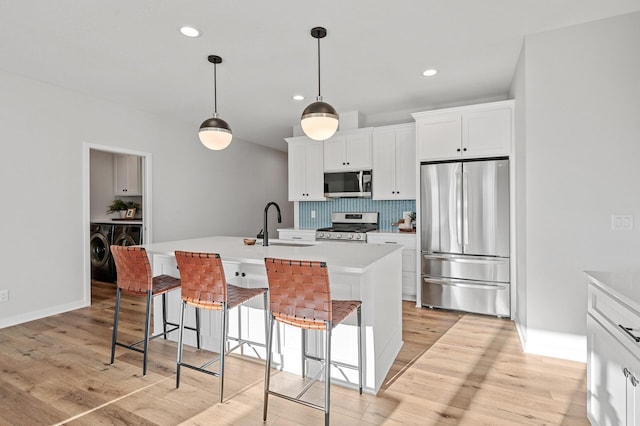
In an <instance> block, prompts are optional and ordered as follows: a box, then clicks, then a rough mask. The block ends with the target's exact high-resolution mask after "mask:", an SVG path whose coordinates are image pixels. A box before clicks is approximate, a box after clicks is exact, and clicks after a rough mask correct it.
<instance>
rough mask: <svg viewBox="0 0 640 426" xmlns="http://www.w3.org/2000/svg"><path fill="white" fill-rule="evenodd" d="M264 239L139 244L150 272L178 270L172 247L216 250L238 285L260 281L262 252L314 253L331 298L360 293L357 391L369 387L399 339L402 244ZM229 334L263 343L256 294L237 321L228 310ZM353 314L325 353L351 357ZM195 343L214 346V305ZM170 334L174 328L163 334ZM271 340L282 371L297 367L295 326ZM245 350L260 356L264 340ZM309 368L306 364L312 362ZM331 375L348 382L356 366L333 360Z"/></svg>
mask: <svg viewBox="0 0 640 426" xmlns="http://www.w3.org/2000/svg"><path fill="white" fill-rule="evenodd" d="M269 243H270V245H269V246H267V247H264V246H262V245H261V244H260V241H258V243H256V245H254V246H247V245H244V243H243V239H242V238H240V237H208V238H198V239H190V240H180V241H169V242H163V243H154V244H145V245H143V247H145V248H146V249H147V252H148V253H149V257H150V258H151V259H150V260H151V262H152V265H153V274H154V275H160V274H166V275H171V276H175V277H179V276H180V275H179V271H178V269H177V265H176V261H175V257H174V252H175V251H177V250H180V251H193V252H207V253H218V254H220V257H221V258H222V261H223V265H224V268H225V275H226V277H227V281H228V282H229V283H231V284H234V285H238V286H246V287H268V282H267V274H266V270H265V267H264V258H265V257H275V258H284V259H298V260H319V261H324V262H326V263H327V267H328V270H329V280H330V283H331V297H332V298H333V299H351V300H354V299H355V300H361V301H362V333H363V358H364V360H363V361H364V362H363V373H364V374H363V375H364V384H363V385H364V391H365V392H368V393H374V394H375V393H377V392H378V390H379V389H380V386H381V385H382V382H383V380H384V378H385V377H386V375H387V373H388V371H389V369H390V368H391V365H392V364H393V361H394V360H395V358H396V356H397V355H398V352H399V351H400V348H401V346H402V302H401V295H402V247H398V246H395V245H378V244H358V243H343V242H337V243H334V242H318V243H316V242H305V243H304V244H299V243H293V242H291V241H284V240H271V241H270V242H269ZM179 305H180V295H179V294H178V292H177V291H176V292H171V294H169V297H168V318H169V320H176V321H177V319H178V316H179ZM161 319H162V311H161V303H155V304H154V329H155V330H158V329H160V328H161V327H162V320H161ZM185 321H186V323H187V324H190V325H193V324H194V321H195V313H194V310H193V309H188V310H187V314H186V315H185ZM229 324H230V334H231V335H237V332H238V329H241V330H242V336H243V338H249V339H251V340H254V341H258V342H261V343H264V341H265V328H264V311H263V308H262V298H256V300H254V301H252V302H251V304H250V305H249V307H248V308H242V311H241V313H240V321H239V322H238V318H237V316H236V315H235V314H234V313H232V314H231V315H230V317H229ZM355 324H356V323H355V318H348V319H347V320H346V321H345V322H343V323H342V324H341V325H340V326H338V327H336V328H335V329H334V331H333V339H332V348H331V349H332V359H333V360H336V361H341V362H345V363H349V364H354V365H355V364H356V363H357V353H358V351H357V344H356V342H357V340H356V338H357V327H356V326H355ZM201 329H202V330H201V332H202V335H203V337H202V340H201V344H202V347H203V348H204V349H209V350H212V351H214V352H218V351H219V343H218V342H219V338H218V336H219V334H218V333H219V329H220V322H219V313H217V312H205V311H204V310H203V311H202V317H201ZM315 333H316V335H315V338H313V337H312V336H311V334H310V339H309V349H310V352H314V351H316V350H319V349H321V338H320V337H321V336H320V334H319V332H315ZM170 338H172V339H173V340H177V332H174V333H172V336H170ZM275 339H276V340H274V361H275V362H282V368H283V369H284V370H285V371H289V372H293V373H300V371H301V361H300V360H301V358H300V343H301V339H300V331H299V330H298V329H296V328H293V327H286V326H283V325H280V328H279V329H278V333H277V335H276V337H275ZM185 343H186V344H190V345H195V338H194V333H193V332H190V331H188V330H186V331H185ZM243 354H244V355H246V356H253V357H260V358H261V359H264V355H265V350H264V348H260V347H256V348H255V350H252V349H244V351H243ZM312 369H313V367H312ZM331 371H332V374H331V376H332V381H333V382H334V383H336V384H342V385H345V386H349V387H356V386H357V382H358V379H357V373H356V372H355V371H350V370H349V369H338V368H336V367H333V368H332V369H331Z"/></svg>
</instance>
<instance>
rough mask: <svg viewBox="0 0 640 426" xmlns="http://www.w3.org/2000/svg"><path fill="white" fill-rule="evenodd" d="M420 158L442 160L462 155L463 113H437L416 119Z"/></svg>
mask: <svg viewBox="0 0 640 426" xmlns="http://www.w3.org/2000/svg"><path fill="white" fill-rule="evenodd" d="M416 126H417V127H416V131H417V135H418V137H417V144H418V159H419V160H441V159H447V158H456V157H460V156H461V144H462V114H461V113H452V114H436V115H433V116H429V117H423V118H420V119H418V120H417V121H416Z"/></svg>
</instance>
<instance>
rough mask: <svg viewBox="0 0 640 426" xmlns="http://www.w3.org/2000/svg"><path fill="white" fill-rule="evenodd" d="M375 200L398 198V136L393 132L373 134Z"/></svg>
mask: <svg viewBox="0 0 640 426" xmlns="http://www.w3.org/2000/svg"><path fill="white" fill-rule="evenodd" d="M372 145H373V172H372V174H373V176H372V179H373V196H372V198H373V199H374V200H393V199H395V198H396V134H395V132H393V131H379V132H374V133H373V143H372Z"/></svg>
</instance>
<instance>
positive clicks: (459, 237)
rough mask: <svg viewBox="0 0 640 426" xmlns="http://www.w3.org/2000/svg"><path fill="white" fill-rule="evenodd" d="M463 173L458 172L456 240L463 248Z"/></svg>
mask: <svg viewBox="0 0 640 426" xmlns="http://www.w3.org/2000/svg"><path fill="white" fill-rule="evenodd" d="M460 174H461V172H460V171H459V170H458V171H456V239H457V241H458V245H460V246H462V226H463V224H462V215H461V214H460V210H461V204H462V179H461V176H460Z"/></svg>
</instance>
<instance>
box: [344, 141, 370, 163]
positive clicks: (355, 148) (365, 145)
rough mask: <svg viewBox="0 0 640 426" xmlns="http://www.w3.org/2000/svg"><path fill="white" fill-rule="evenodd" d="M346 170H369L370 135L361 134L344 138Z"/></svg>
mask: <svg viewBox="0 0 640 426" xmlns="http://www.w3.org/2000/svg"><path fill="white" fill-rule="evenodd" d="M345 150H346V163H347V164H346V165H345V166H346V168H347V169H348V170H368V169H371V133H370V132H362V133H356V134H351V135H347V136H346V141H345Z"/></svg>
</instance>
